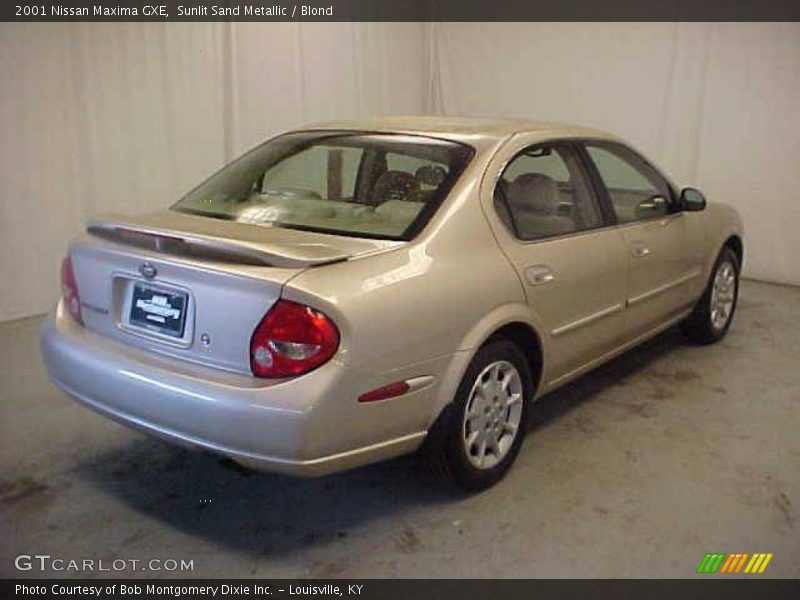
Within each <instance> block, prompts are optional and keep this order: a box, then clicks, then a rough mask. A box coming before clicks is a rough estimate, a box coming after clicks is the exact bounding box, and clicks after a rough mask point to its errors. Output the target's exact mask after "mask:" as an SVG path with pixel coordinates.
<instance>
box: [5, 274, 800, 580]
mask: <svg viewBox="0 0 800 600" xmlns="http://www.w3.org/2000/svg"><path fill="white" fill-rule="evenodd" d="M39 324H40V319H39V318H34V319H27V320H23V321H17V322H13V323H8V324H4V325H2V326H0V377H2V387H1V388H0V428H1V430H0V433H1V434H2V435H0V451H1V452H0V576H3V577H9V576H20V575H22V576H24V575H25V574H24V573H19V572H17V571H15V570H14V568H13V557H14V556H16V555H18V554H36V553H38V554H50V555H52V556H60V557H64V558H75V557H93V558H104V559H106V560H107V561H110V560H112V559H114V558H127V559H143V560H144V559H147V560H149V559H151V558H176V559H181V558H183V559H193V560H194V569H195V570H194V572H193V573H185V574H184V575H186V576H196V577H223V576H224V577H308V576H311V577H688V576H692V575H693V574H694V572H695V569H696V568H697V565H698V564H699V563H700V561H701V559H702V558H703V556H704V554H705V553H706V552H750V553H752V552H772V553H774V555H775V556H774V558H773V560H772V562H771V564H770V565H769V567H768V569H767V572H766V574H765V576H773V577H778V576H780V577H798V576H800V559H799V558H798V557H799V556H800V522H798V517H800V513H798V508H797V507H798V503H800V406H798V400H800V368H798V367H800V289H798V288H790V287H779V286H773V285H767V284H761V283H754V282H745V283H744V284H743V288H742V294H741V301H740V306H739V313H738V315H737V320H736V322H735V323H734V327H733V329H732V331H731V333H730V335H729V336H728V337H727V338H726V340H725V341H724V342H722V343H721V344H719V345H717V346H714V347H704V348H701V347H693V346H689V345H687V344H686V343H685V342H684V341H683V339H682V338H681V336H680V334H678V333H677V332H675V331H671V332H667V333H666V334H664V335H662V336H660V337H658V338H657V339H655V340H653V341H652V342H650V343H648V344H647V345H646V346H644V347H642V348H640V349H638V350H635V351H633V352H631V353H629V354H627V355H625V356H623V357H621V358H620V359H618V360H616V361H614V362H613V363H610V364H609V365H606V366H605V367H602V368H601V369H600V370H598V371H596V372H595V373H593V374H590V375H588V376H586V377H584V378H583V379H581V380H579V381H578V382H576V383H574V384H572V385H570V386H569V387H567V388H565V389H563V390H561V391H559V392H557V393H555V394H552V395H551V396H549V397H547V398H545V399H544V400H543V402H542V403H540V404H538V405H537V408H536V418H535V424H534V426H533V429H532V431H531V433H530V435H529V436H528V438H527V440H526V443H525V445H524V446H523V449H522V452H521V454H520V457H519V460H518V461H517V464H516V466H515V468H514V469H513V470H512V471H511V473H510V474H509V476H508V477H507V478H506V480H505V481H504V482H502V483H501V484H500V485H499V486H497V487H496V488H494V489H491V490H489V491H487V492H485V493H483V494H480V495H477V496H473V497H464V496H462V495H460V494H458V493H457V492H455V491H454V490H453V489H452V488H449V487H446V486H442V485H440V484H439V483H438V482H437V481H436V479H435V478H433V476H431V475H429V474H426V473H425V472H423V473H422V474H420V473H419V470H418V468H417V462H416V461H415V460H413V459H411V458H403V459H399V460H395V461H392V462H390V463H386V464H382V465H376V466H372V467H367V468H364V469H360V470H356V471H353V472H349V473H345V474H342V475H338V476H331V477H327V478H324V479H318V480H300V479H290V478H285V477H280V476H274V475H245V474H242V473H240V472H238V471H235V470H233V469H230V468H227V467H225V466H224V465H222V464H221V463H220V461H218V460H217V459H215V458H213V457H210V456H205V455H199V454H194V453H190V452H187V451H184V450H180V449H176V448H173V447H171V446H169V445H166V444H164V443H162V442H159V441H154V440H151V439H148V438H146V437H144V436H142V435H140V434H138V433H134V432H131V431H128V430H127V429H125V428H123V427H121V426H119V425H116V424H114V423H111V422H109V421H107V420H105V419H102V418H101V417H98V416H96V415H94V414H93V413H91V412H89V411H88V410H86V409H84V408H81V407H79V406H78V405H76V404H74V403H73V402H72V401H70V400H68V399H67V398H66V397H64V396H63V395H62V394H61V393H59V392H58V391H57V390H56V389H54V388H53V387H52V386H51V385H50V384H49V383H48V381H47V380H46V378H45V375H44V371H43V368H42V365H41V362H40V359H39V353H38V347H37V333H38V327H39ZM34 574H36V573H28V575H34ZM65 574H66V575H73V576H74V574H70V573H61V575H65ZM123 574H127V573H123ZM132 574H133V575H137V573H135V572H134V573H132ZM138 574H139V575H141V573H138ZM36 575H38V574H36ZM56 575H59V574H58V573H56ZM99 575H100V576H108V575H109V574H108V573H102V574H99ZM147 575H148V576H151V577H152V576H156V577H157V576H159V575H161V576H167V575H168V574H166V573H161V574H159V573H149V574H147ZM171 575H173V576H174V575H176V574H171ZM39 576H40V575H39ZM750 577H752V576H750Z"/></svg>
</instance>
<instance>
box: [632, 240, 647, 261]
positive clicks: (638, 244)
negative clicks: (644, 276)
mask: <svg viewBox="0 0 800 600" xmlns="http://www.w3.org/2000/svg"><path fill="white" fill-rule="evenodd" d="M631 252H632V253H633V256H634V257H636V258H642V257H644V256H647V255H648V254H650V248H648V247H647V244H645V243H644V242H643V241H641V240H637V241H635V242H631Z"/></svg>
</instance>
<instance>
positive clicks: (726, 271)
mask: <svg viewBox="0 0 800 600" xmlns="http://www.w3.org/2000/svg"><path fill="white" fill-rule="evenodd" d="M738 297H739V260H738V258H737V257H736V254H735V253H734V252H733V250H731V249H730V248H728V247H727V246H725V247H724V248H723V249H722V250H721V251H720V253H719V256H718V257H717V262H716V263H715V264H714V270H713V272H712V276H711V278H710V280H709V282H708V285H707V286H706V289H705V291H704V292H703V295H702V297H701V298H700V300H699V301H698V302H697V305H696V306H695V308H694V310H693V311H692V314H691V315H689V317H688V318H687V319H686V321H684V322H683V324H682V326H681V329H682V331H683V333H684V334H685V335H686V336H687V337H688V338H689V339H691V340H692V341H694V342H697V343H699V344H713V343H714V342H716V341H719V340H721V339H722V338H723V337H724V336H725V334H726V333H727V332H728V329H729V328H730V326H731V321H732V320H733V313H734V311H735V310H736V301H737V300H738Z"/></svg>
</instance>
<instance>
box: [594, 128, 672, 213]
mask: <svg viewBox="0 0 800 600" xmlns="http://www.w3.org/2000/svg"><path fill="white" fill-rule="evenodd" d="M586 151H587V152H588V153H589V157H590V158H591V160H592V162H593V163H594V165H595V167H597V171H598V172H599V173H600V178H601V179H602V180H603V184H604V185H605V188H606V190H607V191H608V197H609V200H610V201H611V204H612V205H613V207H614V212H615V213H616V215H617V221H619V222H620V223H630V222H632V221H640V220H642V219H649V218H653V217H663V216H664V215H666V214H668V213H669V211H670V206H669V202H670V198H671V197H672V193H671V191H670V188H669V184H668V183H667V182H666V181H664V178H663V177H661V176H660V175H659V174H658V173H657V172H656V171H655V169H653V168H652V167H650V165H648V164H647V163H646V162H645V161H644V160H642V159H641V158H639V157H638V156H637V155H636V153H635V152H633V150H630V149H629V148H626V147H625V146H621V145H619V144H604V143H597V144H587V145H586Z"/></svg>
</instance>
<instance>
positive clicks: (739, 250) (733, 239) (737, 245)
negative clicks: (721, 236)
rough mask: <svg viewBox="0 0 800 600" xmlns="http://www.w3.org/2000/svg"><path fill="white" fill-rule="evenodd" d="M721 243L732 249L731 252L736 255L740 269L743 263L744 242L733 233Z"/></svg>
mask: <svg viewBox="0 0 800 600" xmlns="http://www.w3.org/2000/svg"><path fill="white" fill-rule="evenodd" d="M722 245H723V247H728V248H730V249H731V250H733V253H734V254H735V255H736V260H738V261H739V270H741V268H742V265H743V263H744V242H742V238H741V237H739V236H738V235H736V234H733V235H731V236H729V237H728V239H726V240H725V243H723V244H722Z"/></svg>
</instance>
